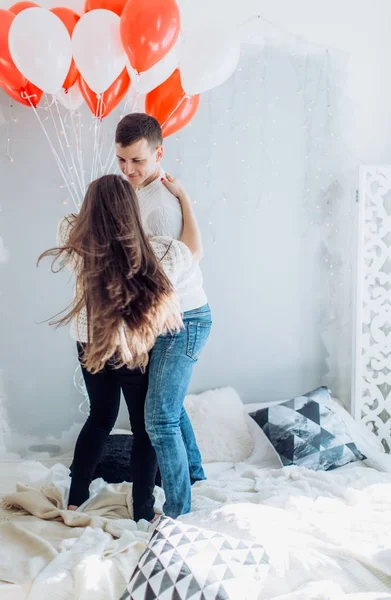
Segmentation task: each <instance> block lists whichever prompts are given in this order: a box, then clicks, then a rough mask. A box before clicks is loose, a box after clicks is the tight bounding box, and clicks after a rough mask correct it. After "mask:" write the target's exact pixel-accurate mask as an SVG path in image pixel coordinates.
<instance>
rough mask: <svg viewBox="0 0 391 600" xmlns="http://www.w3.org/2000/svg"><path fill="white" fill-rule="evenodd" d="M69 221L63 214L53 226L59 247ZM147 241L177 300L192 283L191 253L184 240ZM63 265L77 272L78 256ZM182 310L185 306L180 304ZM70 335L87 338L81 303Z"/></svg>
mask: <svg viewBox="0 0 391 600" xmlns="http://www.w3.org/2000/svg"><path fill="white" fill-rule="evenodd" d="M71 223H72V217H64V218H63V219H62V220H61V221H60V223H59V225H58V229H57V246H59V247H62V246H65V245H66V242H67V238H68V235H69V231H70V228H71V227H72V225H71ZM150 244H151V246H152V249H153V251H154V253H155V256H156V257H157V259H158V260H159V261H160V264H161V266H162V267H163V270H164V272H165V274H166V275H167V277H168V279H169V280H170V281H171V283H172V285H173V286H174V288H175V290H176V292H177V294H178V296H179V299H180V301H181V294H184V296H185V297H187V296H188V289H189V285H190V287H191V285H192V283H191V282H192V281H193V277H194V276H193V273H194V268H195V264H196V261H195V260H194V257H193V255H192V254H191V252H190V250H189V248H188V247H187V246H186V245H185V244H183V243H182V242H180V241H178V240H173V239H172V238H170V237H164V236H155V237H154V238H151V239H150ZM65 266H66V267H67V268H68V269H69V270H71V271H73V272H74V273H77V271H78V269H79V268H80V265H79V259H78V258H77V256H71V257H69V258H68V259H66V260H65ZM75 295H76V291H75ZM205 303H206V302H204V304H205ZM181 306H182V305H181ZM200 306H201V305H200ZM182 310H188V309H186V308H185V309H184V308H183V307H182ZM71 336H72V337H73V339H74V340H76V341H78V342H82V343H87V342H88V326H87V311H86V309H85V307H84V308H83V309H82V310H81V311H80V313H79V315H78V318H77V319H74V320H73V321H72V323H71Z"/></svg>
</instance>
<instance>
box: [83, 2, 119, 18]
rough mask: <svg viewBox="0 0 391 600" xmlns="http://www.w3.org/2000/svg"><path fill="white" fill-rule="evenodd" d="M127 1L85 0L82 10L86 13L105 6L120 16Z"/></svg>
mask: <svg viewBox="0 0 391 600" xmlns="http://www.w3.org/2000/svg"><path fill="white" fill-rule="evenodd" d="M127 1H128V0H86V2H85V4H84V12H86V13H87V12H89V11H90V10H94V9H95V8H105V9H106V10H111V11H112V12H115V13H116V14H117V15H118V16H119V17H120V16H121V14H122V11H123V10H124V7H125V4H126V3H127Z"/></svg>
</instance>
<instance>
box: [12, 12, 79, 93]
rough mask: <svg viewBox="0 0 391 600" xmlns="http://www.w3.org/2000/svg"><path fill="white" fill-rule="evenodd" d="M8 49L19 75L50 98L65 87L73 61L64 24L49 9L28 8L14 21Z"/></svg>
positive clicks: (69, 41)
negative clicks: (50, 95)
mask: <svg viewBox="0 0 391 600" xmlns="http://www.w3.org/2000/svg"><path fill="white" fill-rule="evenodd" d="M8 46H9V50H10V53H11V56H12V59H13V61H14V63H15V65H16V66H17V67H18V69H19V71H21V73H23V75H24V76H25V77H27V79H28V80H29V81H31V82H32V83H34V85H36V86H37V87H39V88H40V89H41V90H43V91H44V92H47V93H48V94H56V93H57V92H58V91H59V90H60V89H61V87H62V84H63V83H64V80H65V78H66V76H67V74H68V71H69V67H70V66H71V60H72V45H71V39H70V37H69V33H68V31H67V29H66V27H65V25H64V24H63V22H62V21H61V20H60V19H59V18H58V17H57V16H56V15H55V14H53V13H51V12H50V11H48V10H46V9H45V8H27V9H25V10H23V11H22V12H20V13H19V14H18V15H16V17H15V19H14V20H13V22H12V24H11V27H10V31H9V36H8Z"/></svg>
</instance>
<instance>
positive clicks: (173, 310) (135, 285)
mask: <svg viewBox="0 0 391 600" xmlns="http://www.w3.org/2000/svg"><path fill="white" fill-rule="evenodd" d="M163 183H164V185H166V186H167V187H168V188H169V189H170V191H171V192H172V193H174V194H175V195H176V196H177V197H178V199H179V201H180V203H181V206H182V210H183V220H184V226H183V234H182V237H181V241H177V240H169V239H167V238H162V237H159V238H151V240H149V241H148V239H147V238H146V236H145V234H144V232H143V229H142V226H141V222H140V215H139V209H138V202H137V198H136V195H135V192H134V191H133V189H132V187H131V185H130V184H129V183H128V182H127V181H125V180H124V179H122V178H121V177H119V176H116V175H107V176H104V177H102V178H101V179H98V180H97V181H95V182H93V183H92V184H91V185H90V186H89V189H88V191H87V194H86V197H85V200H84V202H83V205H82V208H81V211H80V214H79V215H78V216H75V215H72V216H71V217H70V218H67V219H65V220H63V221H62V222H61V224H60V227H59V236H58V238H59V239H58V247H57V248H54V249H51V250H48V251H46V252H44V253H43V254H42V255H41V257H40V259H39V260H41V259H42V258H43V257H44V256H52V257H53V258H54V261H53V262H55V261H56V260H57V259H61V266H60V268H63V267H64V266H68V267H70V268H71V269H72V270H74V271H75V273H76V276H77V281H76V296H75V301H74V303H73V305H72V307H71V308H70V309H68V311H67V312H66V314H65V316H63V317H61V318H59V319H58V320H56V321H54V323H53V324H57V325H65V324H67V323H71V331H72V334H73V337H74V338H75V339H76V341H77V342H78V353H79V359H80V362H81V365H82V371H83V376H84V379H85V383H86V388H87V392H88V395H89V399H90V415H89V417H88V419H87V422H86V423H85V425H84V427H83V429H82V431H81V433H80V435H79V438H78V440H77V443H76V448H75V455H74V461H73V473H72V484H71V489H70V495H69V505H68V507H69V508H70V509H73V510H74V509H76V508H77V507H78V506H80V504H82V503H83V502H84V501H85V500H86V499H87V498H88V488H89V485H90V482H91V479H92V475H93V472H94V469H95V467H96V465H97V463H98V461H99V458H100V455H101V452H102V450H103V446H104V443H105V441H106V439H107V436H108V435H109V433H110V431H111V429H112V427H113V426H114V423H115V421H116V418H117V415H118V409H119V401H120V391H121V389H122V391H123V393H124V397H125V400H126V403H127V407H128V410H129V416H130V421H131V427H132V431H133V435H134V445H133V449H132V470H133V480H134V481H133V508H134V518H135V520H138V519H140V518H144V519H147V520H152V519H153V518H154V511H153V505H154V497H153V488H154V482H155V475H156V470H157V465H156V455H155V451H156V453H157V459H158V462H159V467H160V471H161V475H162V480H163V488H164V491H165V493H166V504H165V506H164V510H165V512H166V513H167V514H169V515H170V516H174V517H176V516H178V515H179V514H181V513H182V512H187V511H188V510H190V477H189V470H188V458H187V454H186V447H185V444H184V442H183V438H182V434H181V430H180V426H179V422H180V418H181V413H182V409H183V400H184V396H185V393H186V391H187V387H188V383H189V380H190V375H191V371H192V367H193V365H194V362H195V361H196V360H197V358H198V355H199V352H200V350H201V349H202V347H203V346H204V344H205V342H206V340H207V337H208V335H209V330H210V325H211V321H210V311H209V307H208V306H203V307H201V308H200V309H199V310H197V311H191V314H190V315H189V314H188V313H185V314H184V315H181V309H180V306H179V304H178V297H179V300H180V299H181V294H182V295H187V294H188V293H189V290H190V291H191V289H192V287H194V286H199V282H198V281H193V279H194V277H193V273H194V265H195V264H197V261H198V260H199V259H200V257H201V254H202V244H201V238H200V232H199V229H198V226H197V223H196V220H195V217H194V214H193V211H192V207H191V201H190V198H189V197H188V195H187V194H186V193H185V191H184V189H183V188H182V186H181V185H180V184H179V183H177V182H175V180H174V179H173V178H172V177H170V176H167V179H164V181H163ZM174 288H175V289H176V292H177V293H175V292H174ZM183 325H185V327H183ZM166 383H167V385H166ZM147 389H148V390H149V391H148V393H147ZM146 395H147V398H146ZM144 405H145V406H144ZM144 416H145V420H144ZM146 427H147V431H148V433H149V435H148V434H147V432H146ZM151 442H152V445H151ZM154 450H155V451H154ZM197 452H198V450H197ZM200 478H202V477H200ZM177 486H179V490H178V489H177ZM181 497H183V499H184V502H183V500H182V499H181ZM178 498H179V500H178Z"/></svg>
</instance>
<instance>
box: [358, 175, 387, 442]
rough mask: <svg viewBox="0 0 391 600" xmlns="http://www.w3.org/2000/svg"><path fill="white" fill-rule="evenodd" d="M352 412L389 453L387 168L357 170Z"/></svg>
mask: <svg viewBox="0 0 391 600" xmlns="http://www.w3.org/2000/svg"><path fill="white" fill-rule="evenodd" d="M358 200H359V202H358V207H359V210H358V246H357V250H358V251H357V307H356V308H357V309H356V328H355V329H356V331H355V344H354V345H355V359H354V361H353V362H354V381H353V384H354V385H353V408H354V416H355V418H356V419H361V420H363V421H364V422H365V423H366V424H367V425H368V427H369V428H370V429H371V431H373V433H374V434H375V435H376V436H378V437H379V439H380V440H381V442H382V444H383V446H384V448H385V450H386V451H387V452H390V449H391V165H385V166H363V167H361V169H360V185H359V194H358Z"/></svg>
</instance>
